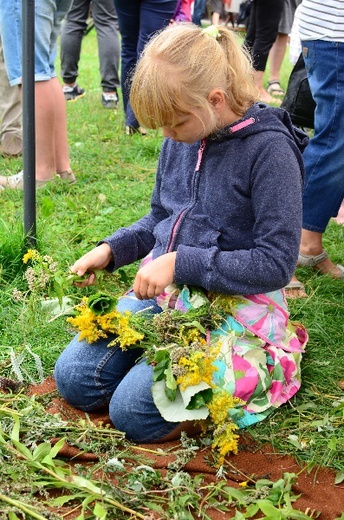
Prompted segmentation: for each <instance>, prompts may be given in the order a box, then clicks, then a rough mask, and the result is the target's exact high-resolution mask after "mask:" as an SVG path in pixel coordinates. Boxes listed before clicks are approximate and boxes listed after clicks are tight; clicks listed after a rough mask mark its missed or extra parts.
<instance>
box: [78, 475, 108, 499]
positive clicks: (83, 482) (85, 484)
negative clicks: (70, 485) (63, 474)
mask: <svg viewBox="0 0 344 520" xmlns="http://www.w3.org/2000/svg"><path fill="white" fill-rule="evenodd" d="M71 481H72V482H74V484H75V485H76V486H77V487H79V488H81V489H87V490H88V491H91V493H96V494H97V495H102V494H103V493H102V490H101V488H100V487H98V486H95V485H94V484H93V482H91V481H90V480H87V479H86V478H84V477H80V476H78V475H72V476H71Z"/></svg>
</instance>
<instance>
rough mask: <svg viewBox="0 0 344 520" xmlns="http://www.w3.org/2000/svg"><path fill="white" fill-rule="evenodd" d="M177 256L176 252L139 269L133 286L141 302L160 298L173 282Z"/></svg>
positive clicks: (160, 257)
mask: <svg viewBox="0 0 344 520" xmlns="http://www.w3.org/2000/svg"><path fill="white" fill-rule="evenodd" d="M176 255H177V253H176V252H173V253H166V254H165V255H162V256H159V257H158V258H156V259H155V260H153V261H152V262H149V263H148V264H146V265H144V266H143V267H141V269H139V271H138V273H137V275H136V277H135V280H134V285H133V290H134V293H135V296H136V297H137V298H139V300H147V299H150V298H154V297H155V296H159V294H161V293H162V292H163V290H164V289H165V287H167V286H168V285H169V284H171V283H172V282H173V279H174V267H175V263H176Z"/></svg>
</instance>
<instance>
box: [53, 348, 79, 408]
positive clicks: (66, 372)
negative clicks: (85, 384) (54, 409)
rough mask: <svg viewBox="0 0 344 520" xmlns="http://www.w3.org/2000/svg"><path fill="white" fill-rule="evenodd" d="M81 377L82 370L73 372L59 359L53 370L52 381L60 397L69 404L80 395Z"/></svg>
mask: <svg viewBox="0 0 344 520" xmlns="http://www.w3.org/2000/svg"><path fill="white" fill-rule="evenodd" d="M81 377H82V370H75V368H73V367H70V366H68V365H67V364H66V360H65V359H61V356H60V357H59V359H58V360H57V362H56V364H55V368H54V379H55V382H56V386H57V389H58V391H59V393H60V395H61V396H62V397H63V398H64V399H66V401H68V402H69V403H71V404H72V402H74V401H75V399H76V397H77V395H78V394H80V383H81V381H80V378H81Z"/></svg>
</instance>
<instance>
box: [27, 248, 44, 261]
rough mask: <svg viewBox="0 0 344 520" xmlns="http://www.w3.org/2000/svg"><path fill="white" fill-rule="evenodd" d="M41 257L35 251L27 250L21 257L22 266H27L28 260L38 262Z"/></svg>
mask: <svg viewBox="0 0 344 520" xmlns="http://www.w3.org/2000/svg"><path fill="white" fill-rule="evenodd" d="M40 258H41V255H40V254H39V252H38V251H36V249H28V250H27V253H25V255H24V256H23V264H27V263H28V261H29V260H40Z"/></svg>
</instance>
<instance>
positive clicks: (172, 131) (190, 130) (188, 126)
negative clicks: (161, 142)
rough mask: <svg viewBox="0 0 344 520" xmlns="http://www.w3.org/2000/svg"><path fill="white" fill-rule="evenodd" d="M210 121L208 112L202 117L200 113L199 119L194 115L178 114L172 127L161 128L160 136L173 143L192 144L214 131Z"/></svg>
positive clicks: (212, 123)
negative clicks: (167, 138) (171, 140)
mask: <svg viewBox="0 0 344 520" xmlns="http://www.w3.org/2000/svg"><path fill="white" fill-rule="evenodd" d="M204 112H205V111H204ZM206 115H207V116H208V117H205V116H206ZM210 119H211V118H209V112H207V114H203V117H202V112H201V111H200V113H199V117H197V116H196V115H194V114H178V115H177V116H176V118H175V122H174V124H173V125H171V126H163V127H162V135H163V136H164V137H169V138H170V139H173V141H178V142H180V143H188V144H192V143H195V142H196V141H199V140H200V139H203V138H204V137H207V136H208V135H209V134H211V133H212V132H213V131H214V130H215V128H214V122H213V121H210Z"/></svg>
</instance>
